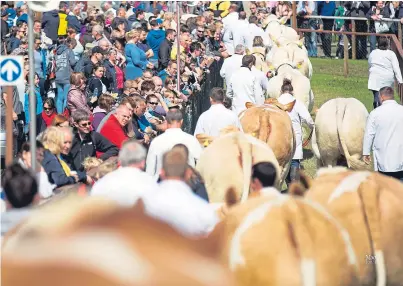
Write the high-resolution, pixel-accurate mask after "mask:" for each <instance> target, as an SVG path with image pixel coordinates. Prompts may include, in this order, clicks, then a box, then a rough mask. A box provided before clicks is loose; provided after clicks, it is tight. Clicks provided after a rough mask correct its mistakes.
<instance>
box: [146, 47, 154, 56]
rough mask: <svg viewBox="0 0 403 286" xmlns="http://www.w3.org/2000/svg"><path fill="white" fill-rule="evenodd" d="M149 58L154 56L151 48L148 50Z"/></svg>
mask: <svg viewBox="0 0 403 286" xmlns="http://www.w3.org/2000/svg"><path fill="white" fill-rule="evenodd" d="M146 56H147V59H149V58H152V57H153V56H154V52H153V50H152V49H151V48H149V49H148V50H147V52H146Z"/></svg>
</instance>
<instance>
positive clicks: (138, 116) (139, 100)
mask: <svg viewBox="0 0 403 286" xmlns="http://www.w3.org/2000/svg"><path fill="white" fill-rule="evenodd" d="M134 101H135V108H134V110H133V121H134V122H133V126H134V127H135V129H136V130H140V131H141V132H143V133H147V132H146V130H147V128H148V127H149V128H151V123H150V122H149V121H148V120H147V118H146V117H145V113H146V111H147V104H146V99H145V98H144V97H140V96H136V97H134Z"/></svg>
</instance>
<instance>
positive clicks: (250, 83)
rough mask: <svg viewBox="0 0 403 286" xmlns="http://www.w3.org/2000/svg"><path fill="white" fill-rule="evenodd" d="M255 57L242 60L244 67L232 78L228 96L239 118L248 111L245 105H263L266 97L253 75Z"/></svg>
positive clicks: (250, 56) (245, 57) (248, 56)
mask: <svg viewBox="0 0 403 286" xmlns="http://www.w3.org/2000/svg"><path fill="white" fill-rule="evenodd" d="M253 61H254V57H253V56H252V55H246V56H244V57H243V58H242V66H241V68H240V69H238V70H237V71H236V72H234V74H233V75H232V77H231V80H230V84H229V86H228V90H227V94H228V96H229V97H230V98H232V99H233V105H232V110H233V111H234V112H235V114H236V115H237V116H238V115H239V113H241V112H242V111H244V110H245V109H246V107H245V103H247V102H252V103H254V104H258V105H259V104H263V102H264V97H263V94H262V89H261V87H260V85H259V81H258V80H257V79H256V77H255V76H254V75H253V73H252V71H251V68H252V66H253Z"/></svg>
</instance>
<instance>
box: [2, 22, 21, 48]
mask: <svg viewBox="0 0 403 286" xmlns="http://www.w3.org/2000/svg"><path fill="white" fill-rule="evenodd" d="M23 38H24V30H23V29H21V28H19V27H12V28H11V35H10V39H8V41H6V42H5V43H6V52H7V54H10V53H12V52H13V51H14V50H15V49H17V48H18V47H19V46H20V44H21V40H22V39H23ZM2 45H4V43H2Z"/></svg>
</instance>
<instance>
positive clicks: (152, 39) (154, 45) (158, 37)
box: [147, 20, 171, 69]
mask: <svg viewBox="0 0 403 286" xmlns="http://www.w3.org/2000/svg"><path fill="white" fill-rule="evenodd" d="M150 26H151V31H150V32H148V35H147V43H148V44H149V45H150V47H151V49H152V50H153V53H154V55H153V56H152V57H151V58H150V62H151V63H152V64H153V65H154V67H155V68H156V69H158V54H159V49H160V46H161V43H162V42H163V41H164V39H165V31H164V30H161V29H160V27H159V25H158V23H157V21H156V20H152V21H151V22H150ZM169 54H171V53H169Z"/></svg>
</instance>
